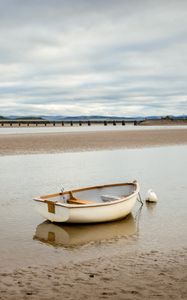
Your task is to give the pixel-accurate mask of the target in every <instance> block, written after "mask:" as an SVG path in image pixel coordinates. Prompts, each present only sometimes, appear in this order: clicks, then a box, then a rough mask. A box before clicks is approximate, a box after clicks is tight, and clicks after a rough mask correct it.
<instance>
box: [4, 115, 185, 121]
mask: <svg viewBox="0 0 187 300" xmlns="http://www.w3.org/2000/svg"><path fill="white" fill-rule="evenodd" d="M163 119H170V120H187V115H180V116H172V115H168V116H147V117H140V116H135V117H122V116H97V115H91V116H82V115H80V116H62V115H56V116H47V115H40V116H15V115H10V116H6V117H4V116H0V120H23V121H24V120H26V121H27V120H30V121H32V120H34V121H35V120H36V121H37V120H38V121H39V120H41V121H45V120H46V121H88V120H89V121H105V120H106V121H111V120H118V121H122V120H124V121H125V120H126V121H146V120H147V121H149V120H150V121H151V120H163Z"/></svg>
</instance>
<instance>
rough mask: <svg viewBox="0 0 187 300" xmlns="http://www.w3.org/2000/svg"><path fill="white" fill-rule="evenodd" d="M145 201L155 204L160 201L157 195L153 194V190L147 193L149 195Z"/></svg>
mask: <svg viewBox="0 0 187 300" xmlns="http://www.w3.org/2000/svg"><path fill="white" fill-rule="evenodd" d="M145 201H147V202H154V203H156V202H157V201H158V198H157V195H156V194H155V192H153V190H151V189H150V190H148V191H147V194H146V196H145Z"/></svg>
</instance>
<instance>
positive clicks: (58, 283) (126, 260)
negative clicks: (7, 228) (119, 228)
mask: <svg viewBox="0 0 187 300" xmlns="http://www.w3.org/2000/svg"><path fill="white" fill-rule="evenodd" d="M186 144H187V129H171V130H170V129H162V130H158V129H150V130H147V131H146V130H143V129H142V130H138V131H130V130H129V131H117V130H116V131H115V132H114V131H111V132H102V131H101V132H89V133H88V132H81V133H80V132H76V133H48V134H47V133H37V134H8V135H0V156H7V155H18V157H19V155H20V157H21V155H22V154H24V155H25V154H36V156H35V157H37V154H39V153H61V152H80V151H93V150H105V149H108V150H112V149H123V148H129V149H133V148H143V147H159V146H168V145H186ZM112 243H114V241H113V242H112ZM51 247H52V246H51ZM41 249H42V248H41ZM133 249H134V250H133V251H129V252H127V251H123V249H122V248H120V249H119V251H116V250H115V251H111V253H109V254H108V255H106V256H105V255H102V254H98V255H97V257H93V256H91V257H89V258H88V257H85V259H83V260H82V261H81V262H74V261H73V252H72V262H67V263H64V262H62V261H61V259H59V255H58V259H56V261H55V258H54V256H55V251H56V250H55V248H54V253H53V260H51V261H50V257H48V260H49V262H48V263H46V260H45V262H44V261H43V260H42V259H41V261H40V263H39V264H34V263H33V264H25V266H24V267H18V268H15V267H12V268H11V262H10V263H9V265H8V268H7V270H6V269H5V270H4V269H3V270H1V271H0V299H2V300H17V299H33V300H40V299H45V300H49V299H54V300H57V299H58V300H59V299H115V300H118V299H129V300H133V299H147V300H148V299H186V298H187V289H186V286H187V255H186V254H187V247H182V248H181V249H175V248H173V246H172V245H171V248H170V249H169V250H168V249H167V250H166V251H165V252H164V251H159V250H157V249H155V250H153V249H150V251H149V250H147V249H142V248H141V247H138V243H137V246H136V247H135V248H133ZM70 251H71V250H70ZM29 255H31V254H29Z"/></svg>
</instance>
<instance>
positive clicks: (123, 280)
mask: <svg viewBox="0 0 187 300" xmlns="http://www.w3.org/2000/svg"><path fill="white" fill-rule="evenodd" d="M186 267H187V260H186V256H185V252H184V251H181V252H172V253H170V254H169V255H168V253H167V254H165V253H160V252H157V251H150V252H147V253H145V252H143V253H142V252H141V251H139V252H136V253H133V254H131V255H129V256H125V255H120V256H119V255H116V256H113V257H110V258H108V259H106V258H105V259H92V260H88V261H85V262H84V263H81V264H74V265H72V264H69V265H68V266H67V265H66V266H64V265H57V266H55V267H51V266H36V267H31V266H27V267H25V268H24V269H17V270H14V271H13V272H3V273H2V272H1V273H0V292H1V294H0V299H3V300H17V299H34V300H38V299H54V300H59V299H93V300H94V299H116V300H117V299H121V300H122V299H130V300H131V299H132V300H133V299H147V300H148V299H186V297H187V290H186V283H187V274H186Z"/></svg>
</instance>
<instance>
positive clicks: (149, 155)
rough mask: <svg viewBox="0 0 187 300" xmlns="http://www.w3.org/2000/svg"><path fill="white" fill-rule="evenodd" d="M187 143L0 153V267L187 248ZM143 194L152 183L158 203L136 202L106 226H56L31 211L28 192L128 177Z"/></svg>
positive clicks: (31, 203) (38, 193)
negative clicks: (155, 146)
mask: <svg viewBox="0 0 187 300" xmlns="http://www.w3.org/2000/svg"><path fill="white" fill-rule="evenodd" d="M186 153H187V147H186V146H172V147H161V148H144V149H140V150H136V149H133V150H130V149H126V150H112V151H97V152H82V153H65V154H42V155H19V156H3V157H0V187H1V190H0V191H1V192H0V228H1V235H0V267H1V268H14V267H18V266H23V265H26V264H29V265H33V264H38V263H40V264H49V263H53V262H54V263H55V262H56V261H59V262H63V263H68V262H69V261H73V262H79V261H81V260H84V259H86V258H93V257H100V256H102V255H103V256H110V255H111V253H113V254H115V253H119V252H123V253H124V252H127V253H128V252H132V251H134V252H136V251H137V250H138V251H139V250H142V251H144V250H146V251H149V250H158V251H159V250H161V251H170V250H177V249H183V248H186V247H187V237H186V226H187V213H186V212H187V199H186V198H187V197H186V195H187V168H186V166H187V155H186ZM134 179H137V180H138V181H139V182H140V185H141V195H142V198H144V196H145V192H146V191H147V190H148V189H149V188H152V189H153V190H154V191H155V192H156V193H157V195H158V197H159V202H158V203H157V204H156V205H149V206H148V205H146V204H145V205H144V206H143V208H142V210H141V212H139V207H140V205H139V203H137V205H136V207H135V209H134V211H133V214H132V215H130V216H129V217H128V218H126V219H124V220H121V221H118V222H112V223H108V224H97V225H78V226H75V225H71V226H70V225H54V224H51V223H49V222H45V220H43V219H42V217H40V216H39V215H38V214H37V213H36V212H35V210H34V201H32V198H33V197H34V196H37V195H41V194H47V193H53V192H58V191H59V190H60V188H61V186H62V185H63V186H64V187H65V188H66V189H69V188H76V187H83V186H87V185H95V184H104V183H113V182H123V181H131V180H134Z"/></svg>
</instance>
